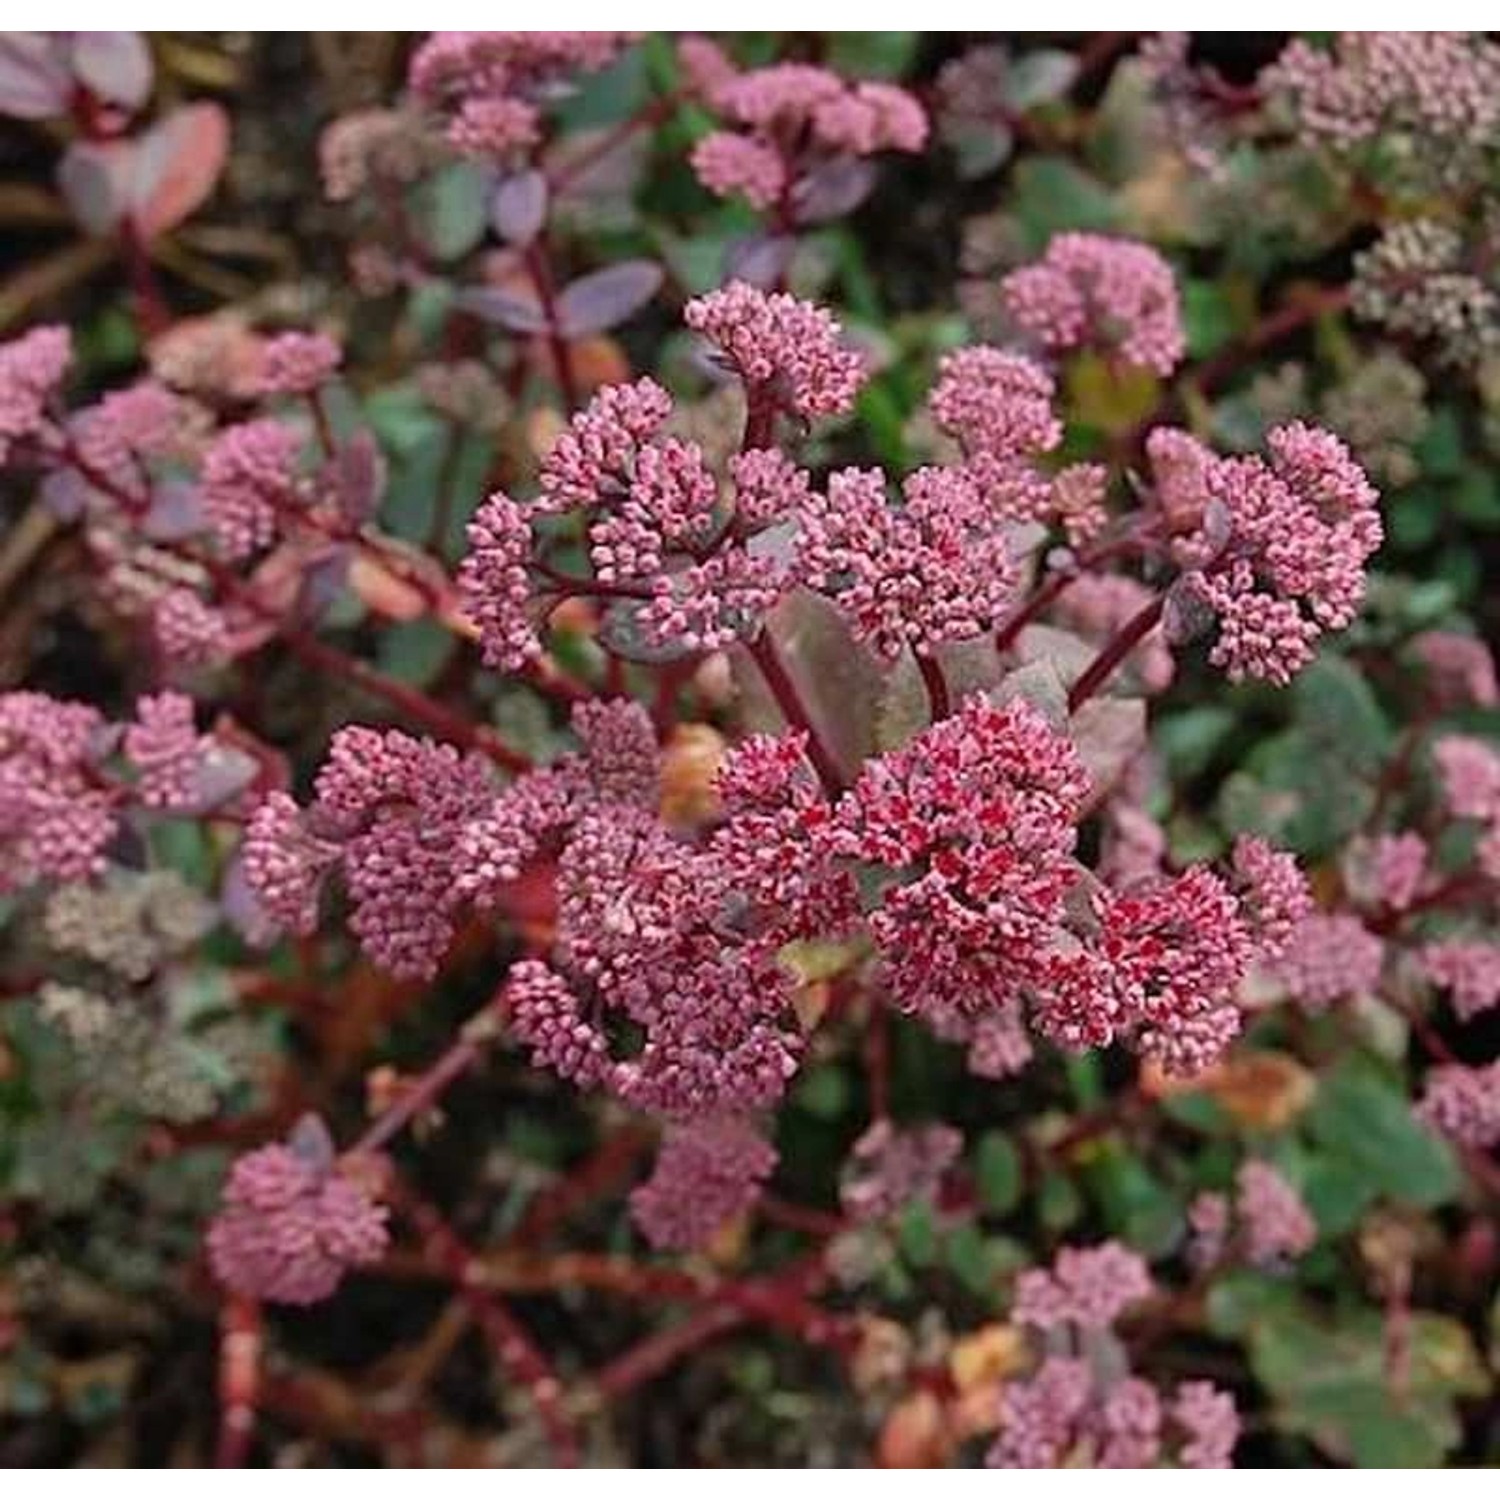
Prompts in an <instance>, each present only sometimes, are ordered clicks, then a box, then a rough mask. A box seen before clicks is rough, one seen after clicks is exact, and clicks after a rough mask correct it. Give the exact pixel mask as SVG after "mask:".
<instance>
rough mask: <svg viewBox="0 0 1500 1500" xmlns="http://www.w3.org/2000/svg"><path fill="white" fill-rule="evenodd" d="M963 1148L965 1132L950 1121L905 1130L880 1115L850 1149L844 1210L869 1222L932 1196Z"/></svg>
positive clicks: (843, 1191)
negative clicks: (945, 1123) (948, 1123)
mask: <svg viewBox="0 0 1500 1500" xmlns="http://www.w3.org/2000/svg"><path fill="white" fill-rule="evenodd" d="M963 1148H964V1138H963V1136H962V1135H961V1134H960V1133H959V1132H958V1131H957V1130H954V1129H953V1127H952V1126H951V1125H922V1126H917V1127H913V1128H911V1129H905V1130H902V1129H898V1128H897V1127H896V1126H895V1125H893V1124H892V1123H891V1121H890V1120H888V1119H880V1120H877V1121H876V1122H875V1123H874V1124H873V1125H871V1126H870V1128H869V1129H868V1130H866V1131H865V1133H864V1134H863V1135H862V1136H860V1138H859V1139H858V1140H857V1141H855V1143H854V1146H853V1148H852V1149H851V1150H850V1153H849V1160H848V1162H847V1163H846V1164H845V1168H844V1179H843V1182H842V1183H841V1184H840V1187H839V1201H840V1202H841V1203H842V1204H843V1206H844V1212H845V1213H846V1214H848V1215H849V1217H850V1218H851V1219H853V1220H854V1221H855V1222H856V1223H870V1222H873V1221H875V1220H877V1219H884V1218H887V1217H889V1216H890V1215H891V1214H894V1213H899V1212H900V1211H901V1210H903V1209H904V1208H906V1207H907V1205H908V1204H912V1203H924V1202H931V1201H933V1200H934V1199H935V1198H936V1197H937V1195H938V1192H939V1189H940V1188H941V1187H942V1182H943V1178H944V1176H945V1175H946V1174H947V1172H948V1169H949V1168H950V1167H951V1166H952V1165H953V1164H954V1162H956V1161H957V1160H958V1158H959V1156H960V1155H961V1154H962V1152H963Z"/></svg>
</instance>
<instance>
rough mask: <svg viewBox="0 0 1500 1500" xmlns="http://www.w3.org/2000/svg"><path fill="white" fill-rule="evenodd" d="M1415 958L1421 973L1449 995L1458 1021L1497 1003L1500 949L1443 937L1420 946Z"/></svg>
mask: <svg viewBox="0 0 1500 1500" xmlns="http://www.w3.org/2000/svg"><path fill="white" fill-rule="evenodd" d="M1418 957H1419V960H1420V963H1421V967H1422V972H1423V974H1424V975H1426V977H1427V978H1428V979H1429V980H1431V982H1432V983H1433V984H1435V985H1436V986H1437V987H1438V988H1439V989H1443V990H1447V991H1448V992H1449V997H1450V999H1451V1001H1452V1004H1453V1010H1454V1013H1455V1014H1456V1015H1457V1016H1458V1018H1459V1020H1461V1021H1472V1020H1473V1019H1474V1017H1475V1016H1477V1015H1482V1014H1483V1013H1484V1012H1485V1011H1487V1010H1493V1009H1494V1008H1495V1006H1496V1005H1497V1004H1500V946H1497V945H1496V944H1494V943H1486V942H1479V941H1474V940H1465V939H1463V938H1444V939H1441V940H1439V941H1437V942H1432V943H1427V944H1426V945H1424V946H1423V948H1422V950H1421V952H1420V954H1419V955H1418Z"/></svg>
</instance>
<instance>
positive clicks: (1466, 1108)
mask: <svg viewBox="0 0 1500 1500" xmlns="http://www.w3.org/2000/svg"><path fill="white" fill-rule="evenodd" d="M1417 1118H1418V1119H1420V1120H1421V1121H1422V1122H1423V1123H1424V1124H1425V1125H1427V1126H1428V1127H1429V1128H1431V1129H1432V1130H1435V1131H1436V1132H1437V1133H1438V1134H1439V1135H1442V1136H1446V1137H1447V1138H1448V1139H1449V1140H1450V1141H1453V1142H1454V1143H1455V1144H1456V1145H1460V1146H1471V1147H1473V1148H1475V1149H1477V1150H1480V1151H1488V1150H1490V1149H1491V1148H1492V1147H1494V1146H1497V1145H1500V1060H1497V1061H1495V1062H1492V1063H1489V1064H1487V1065H1486V1066H1484V1067H1479V1068H1470V1067H1465V1066H1464V1065H1463V1064H1461V1063H1445V1064H1444V1065H1443V1066H1442V1067H1439V1068H1434V1069H1433V1070H1432V1071H1431V1072H1430V1073H1429V1074H1428V1075H1427V1085H1426V1088H1425V1090H1424V1091H1423V1094H1422V1098H1421V1099H1420V1100H1419V1101H1418V1104H1417Z"/></svg>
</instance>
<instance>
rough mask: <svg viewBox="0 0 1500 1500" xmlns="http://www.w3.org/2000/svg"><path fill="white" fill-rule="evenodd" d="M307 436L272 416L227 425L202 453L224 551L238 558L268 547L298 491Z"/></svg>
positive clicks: (207, 504) (206, 494)
mask: <svg viewBox="0 0 1500 1500" xmlns="http://www.w3.org/2000/svg"><path fill="white" fill-rule="evenodd" d="M301 451H302V439H301V437H300V436H299V435H298V433H297V432H296V431H294V430H293V429H292V428H290V427H288V426H286V424H285V423H282V422H278V421H276V420H275V419H274V418H271V417H257V418H255V419H253V420H251V421H249V422H240V423H238V424H236V425H235V426H233V427H226V428H225V429H224V430H223V431H222V432H221V433H220V434H219V435H218V437H216V438H215V439H214V441H213V443H212V444H211V445H210V447H209V449H208V452H207V453H206V454H205V455H204V458H203V471H202V476H201V487H200V494H201V497H202V501H203V510H204V513H205V514H206V516H207V517H208V520H209V524H210V525H211V526H212V527H213V531H214V535H215V536H216V538H217V539H218V542H219V546H220V548H221V549H222V551H223V553H224V555H225V556H226V557H227V558H229V559H230V560H231V561H239V560H241V559H243V558H247V557H249V556H251V555H252V554H253V553H255V552H258V551H260V550H261V549H262V548H264V547H267V546H269V545H270V544H271V543H272V542H273V541H274V540H275V539H276V535H277V532H278V531H279V529H280V515H281V512H282V511H283V510H285V509H286V508H287V507H288V506H289V505H291V504H292V503H293V501H294V499H295V496H296V485H297V459H298V456H299V455H300V453H301Z"/></svg>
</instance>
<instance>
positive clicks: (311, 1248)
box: [208, 1122, 389, 1303]
mask: <svg viewBox="0 0 1500 1500" xmlns="http://www.w3.org/2000/svg"><path fill="white" fill-rule="evenodd" d="M331 1152H332V1148H331V1146H330V1145H329V1143H328V1141H327V1135H326V1132H324V1131H322V1130H321V1127H320V1126H318V1125H317V1124H316V1122H312V1124H311V1125H310V1126H309V1125H308V1123H307V1122H304V1125H303V1126H302V1127H299V1130H298V1132H297V1133H296V1134H295V1135H294V1137H293V1139H292V1141H291V1143H290V1144H288V1145H281V1144H279V1143H278V1144H275V1145H271V1146H262V1147H261V1148H260V1149H259V1150H258V1151H252V1152H250V1153H249V1154H248V1155H246V1156H242V1157H241V1158H240V1159H239V1160H238V1161H237V1162H236V1163H235V1164H234V1166H233V1168H232V1169H231V1170H230V1173H229V1181H228V1182H227V1184H226V1185H225V1188H224V1201H223V1206H222V1207H221V1208H220V1210H219V1214H218V1217H217V1218H216V1219H215V1220H214V1221H213V1224H212V1226H211V1227H210V1229H209V1232H208V1258H209V1261H210V1263H211V1264H212V1266H213V1268H214V1274H215V1275H216V1276H217V1277H218V1278H219V1279H220V1280H221V1281H222V1282H223V1283H224V1284H225V1285H226V1286H228V1287H230V1288H231V1289H232V1290H234V1291H236V1292H239V1293H240V1294H241V1295H242V1296H246V1297H253V1298H256V1299H259V1300H264V1301H269V1302H290V1303H311V1302H321V1301H322V1300H323V1299H324V1298H325V1297H330V1296H332V1295H333V1293H334V1292H335V1291H336V1290H337V1289H338V1285H339V1283H340V1282H341V1281H342V1280H343V1279H344V1276H345V1274H346V1273H347V1272H349V1271H350V1270H353V1269H355V1268H357V1267H359V1266H366V1265H371V1264H373V1263H374V1262H375V1261H378V1260H379V1259H380V1257H381V1256H382V1255H384V1254H385V1249H386V1245H387V1243H388V1241H389V1236H388V1234H387V1231H386V1227H385V1221H386V1211H385V1209H384V1208H383V1207H382V1206H381V1205H379V1204H378V1203H375V1202H373V1201H372V1200H371V1199H370V1197H369V1195H368V1194H367V1193H366V1191H365V1190H364V1188H363V1187H361V1186H360V1184H359V1183H358V1182H356V1181H355V1180H354V1179H353V1178H351V1177H349V1176H346V1175H344V1174H343V1173H341V1172H340V1171H339V1170H338V1168H337V1167H336V1166H335V1164H334V1163H333V1161H332V1155H331Z"/></svg>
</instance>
